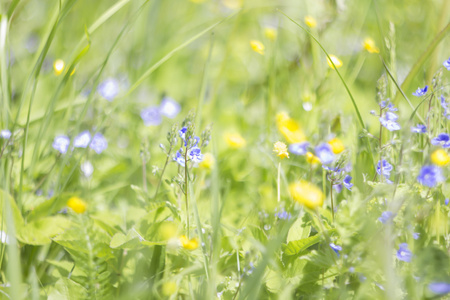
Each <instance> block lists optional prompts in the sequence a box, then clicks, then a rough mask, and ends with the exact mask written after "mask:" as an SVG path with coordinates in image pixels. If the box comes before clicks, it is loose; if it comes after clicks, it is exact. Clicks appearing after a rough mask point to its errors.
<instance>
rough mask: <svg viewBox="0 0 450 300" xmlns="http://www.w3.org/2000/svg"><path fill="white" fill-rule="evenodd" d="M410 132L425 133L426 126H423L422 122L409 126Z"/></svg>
mask: <svg viewBox="0 0 450 300" xmlns="http://www.w3.org/2000/svg"><path fill="white" fill-rule="evenodd" d="M411 132H415V133H426V132H427V126H425V125H423V124H417V126H416V127H411Z"/></svg>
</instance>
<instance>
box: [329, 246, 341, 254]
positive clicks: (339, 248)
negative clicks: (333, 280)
mask: <svg viewBox="0 0 450 300" xmlns="http://www.w3.org/2000/svg"><path fill="white" fill-rule="evenodd" d="M330 247H331V249H333V251H334V252H336V254H337V256H338V257H339V251H342V247H341V246H338V245H335V244H333V243H330Z"/></svg>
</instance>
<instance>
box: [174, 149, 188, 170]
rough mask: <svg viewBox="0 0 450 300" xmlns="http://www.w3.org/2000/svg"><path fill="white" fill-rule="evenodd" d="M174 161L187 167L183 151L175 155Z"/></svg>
mask: <svg viewBox="0 0 450 300" xmlns="http://www.w3.org/2000/svg"><path fill="white" fill-rule="evenodd" d="M173 160H174V161H176V162H177V163H178V164H179V165H180V166H182V167H184V166H186V161H185V159H184V156H183V155H182V154H181V149H180V150H178V151H177V154H176V155H175V157H174V159H173Z"/></svg>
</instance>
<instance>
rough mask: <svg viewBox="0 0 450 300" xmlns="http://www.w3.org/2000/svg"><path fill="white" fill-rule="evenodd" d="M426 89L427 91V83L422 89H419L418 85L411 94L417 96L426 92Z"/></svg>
mask: <svg viewBox="0 0 450 300" xmlns="http://www.w3.org/2000/svg"><path fill="white" fill-rule="evenodd" d="M427 91H428V85H426V86H425V87H424V88H423V89H421V88H420V87H419V88H417V91H415V92H414V93H413V95H414V96H417V97H421V96H423V95H425V94H426V93H427Z"/></svg>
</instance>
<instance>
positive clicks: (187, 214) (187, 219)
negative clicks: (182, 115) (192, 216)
mask: <svg viewBox="0 0 450 300" xmlns="http://www.w3.org/2000/svg"><path fill="white" fill-rule="evenodd" d="M187 153H188V149H187V147H186V152H185V153H184V195H185V196H186V235H187V238H188V239H189V196H188V195H189V193H188V165H187Z"/></svg>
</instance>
